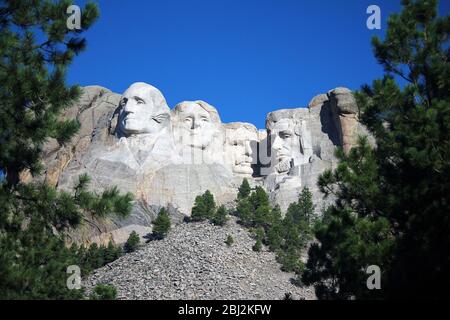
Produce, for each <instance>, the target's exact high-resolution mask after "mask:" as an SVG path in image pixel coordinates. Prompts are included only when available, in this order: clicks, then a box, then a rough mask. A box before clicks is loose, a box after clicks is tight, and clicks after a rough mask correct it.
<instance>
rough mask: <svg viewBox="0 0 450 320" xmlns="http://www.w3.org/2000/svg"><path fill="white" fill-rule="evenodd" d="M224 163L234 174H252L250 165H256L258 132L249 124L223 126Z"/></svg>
mask: <svg viewBox="0 0 450 320" xmlns="http://www.w3.org/2000/svg"><path fill="white" fill-rule="evenodd" d="M225 130H226V131H225V135H226V144H225V161H226V162H227V163H228V164H230V165H231V168H232V170H233V172H234V173H236V174H238V175H243V176H251V175H252V174H253V168H252V164H254V163H256V159H254V157H256V143H257V142H258V130H257V129H256V127H254V126H253V125H250V124H244V123H229V124H226V125H225Z"/></svg>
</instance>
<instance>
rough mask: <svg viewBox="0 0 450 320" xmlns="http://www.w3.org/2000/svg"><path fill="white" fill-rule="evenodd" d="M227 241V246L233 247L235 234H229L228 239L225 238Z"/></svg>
mask: <svg viewBox="0 0 450 320" xmlns="http://www.w3.org/2000/svg"><path fill="white" fill-rule="evenodd" d="M225 243H226V244H227V246H229V247H231V246H232V245H233V243H234V239H233V236H232V235H231V234H229V235H228V236H227V240H225Z"/></svg>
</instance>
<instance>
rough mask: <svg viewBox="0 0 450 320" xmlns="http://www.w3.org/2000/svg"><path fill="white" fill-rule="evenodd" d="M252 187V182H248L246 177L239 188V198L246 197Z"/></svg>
mask: <svg viewBox="0 0 450 320" xmlns="http://www.w3.org/2000/svg"><path fill="white" fill-rule="evenodd" d="M251 191H252V189H251V188H250V184H249V183H248V180H247V178H244V179H243V180H242V184H241V186H240V187H239V189H238V195H237V200H241V199H246V198H247V197H248V196H249V195H250V192H251Z"/></svg>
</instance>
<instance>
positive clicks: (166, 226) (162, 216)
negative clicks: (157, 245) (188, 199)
mask: <svg viewBox="0 0 450 320" xmlns="http://www.w3.org/2000/svg"><path fill="white" fill-rule="evenodd" d="M169 230H170V217H169V213H168V212H167V210H166V209H165V208H161V210H159V213H158V217H157V218H156V219H155V221H153V230H152V232H153V236H154V237H155V238H157V239H162V238H164V237H165V236H166V235H167V233H168V232H169Z"/></svg>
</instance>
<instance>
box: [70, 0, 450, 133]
mask: <svg viewBox="0 0 450 320" xmlns="http://www.w3.org/2000/svg"><path fill="white" fill-rule="evenodd" d="M96 2H97V3H98V4H99V7H100V15H101V17H100V19H99V21H98V22H97V23H96V24H95V25H94V26H93V27H92V28H91V30H89V31H88V32H87V33H86V34H85V35H86V37H87V40H88V48H87V51H85V52H84V53H82V54H81V55H80V56H79V57H77V58H76V60H75V63H74V64H73V65H72V67H71V69H70V72H69V76H68V83H70V84H74V83H78V84H80V85H83V86H85V85H101V86H104V87H107V88H109V89H111V90H112V91H114V92H118V93H122V92H123V91H124V90H125V89H126V88H127V87H128V86H129V85H130V84H131V83H133V82H137V81H143V82H147V83H150V84H152V85H154V86H156V87H157V88H159V89H160V90H161V91H162V92H163V94H164V96H165V97H166V99H167V102H168V104H169V106H170V107H171V108H172V107H173V106H174V105H175V104H176V103H178V102H180V101H183V100H196V99H201V100H205V101H207V102H209V103H210V104H212V105H214V106H216V107H217V108H218V110H219V112H220V115H221V117H222V121H223V122H232V121H245V122H251V123H253V124H255V125H256V126H257V127H259V128H263V127H264V121H265V116H266V114H267V113H268V112H270V111H273V110H276V109H281V108H293V107H301V106H306V105H307V104H308V102H309V101H310V99H311V98H312V97H313V96H315V95H316V94H319V93H324V92H326V91H328V90H330V89H332V88H335V87H337V86H346V87H349V88H351V89H358V88H359V87H360V85H361V84H364V83H367V82H371V81H372V80H373V79H375V78H378V77H381V75H382V69H381V67H380V66H379V65H378V64H377V62H376V60H375V58H374V57H373V54H372V49H371V45H370V39H371V37H372V36H374V35H379V36H381V35H383V34H384V32H385V27H386V20H387V17H388V15H389V14H390V13H392V12H394V11H399V10H400V1H399V0H398V1H396V0H386V1H381V0H376V1H373V0H345V1H336V0H311V1H306V0H305V1H304V0H270V1H268V0H228V1H225V0H209V1H207V0H195V1H189V0H159V1H155V0H127V1H125V0H106V1H96ZM449 2H450V1H448V0H443V1H442V2H441V4H440V8H441V12H445V13H446V14H448V13H449ZM75 3H77V4H79V5H81V6H82V5H83V4H84V3H85V1H75ZM371 4H376V5H378V6H380V8H381V13H382V16H381V18H382V30H380V31H378V30H368V29H367V27H366V20H367V17H368V14H366V9H367V7H368V6H369V5H371Z"/></svg>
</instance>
